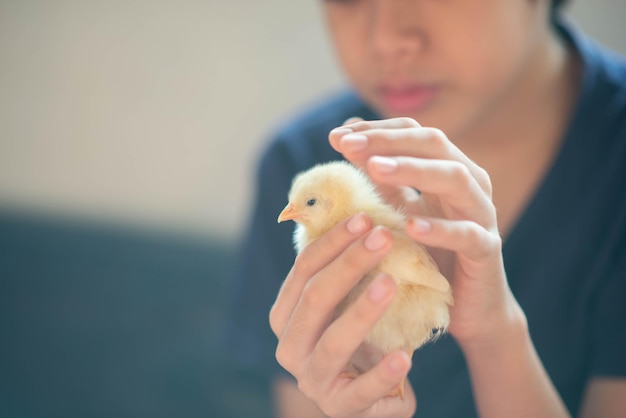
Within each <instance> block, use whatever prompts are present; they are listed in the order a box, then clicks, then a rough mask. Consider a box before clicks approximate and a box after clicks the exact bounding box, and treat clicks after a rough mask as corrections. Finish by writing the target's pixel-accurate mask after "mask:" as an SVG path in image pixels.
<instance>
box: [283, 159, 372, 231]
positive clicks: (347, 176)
mask: <svg viewBox="0 0 626 418" xmlns="http://www.w3.org/2000/svg"><path fill="white" fill-rule="evenodd" d="M379 199H380V198H379V197H378V194H377V193H376V191H375V188H374V186H373V185H372V184H371V183H370V181H369V179H368V178H367V176H366V175H365V174H364V173H363V172H362V171H361V170H359V169H358V168H356V167H355V166H353V165H352V164H350V163H348V162H345V161H335V162H331V163H326V164H320V165H317V166H315V167H313V168H311V169H309V170H307V171H304V172H302V173H300V174H298V175H297V176H296V177H295V178H294V180H293V183H292V185H291V190H290V191H289V203H288V204H287V206H286V207H285V208H284V209H283V211H282V212H281V213H280V215H279V217H278V222H283V221H287V220H293V221H295V222H297V223H299V224H300V225H302V226H303V227H304V228H305V229H306V231H307V234H308V235H309V236H311V237H314V236H315V237H317V236H320V235H322V234H323V233H325V232H326V231H328V230H329V229H330V228H331V227H332V226H333V225H335V224H336V223H338V222H339V221H341V220H342V219H344V218H346V217H347V216H349V215H352V214H354V213H357V212H359V211H362V210H364V209H365V208H366V207H367V206H368V205H369V204H375V203H376V202H379Z"/></svg>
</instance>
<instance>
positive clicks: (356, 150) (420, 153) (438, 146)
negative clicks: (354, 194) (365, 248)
mask: <svg viewBox="0 0 626 418" xmlns="http://www.w3.org/2000/svg"><path fill="white" fill-rule="evenodd" d="M333 141H334V142H333ZM331 144H332V145H333V147H334V148H335V149H336V150H337V151H339V152H341V153H342V154H343V155H344V157H346V159H348V160H349V161H351V162H352V163H353V164H355V165H357V166H359V167H365V165H366V163H367V160H368V159H369V158H370V157H371V156H373V155H383V156H411V157H418V158H426V159H438V160H452V161H458V162H460V163H462V164H464V165H465V166H467V168H468V169H469V170H470V173H471V174H472V176H473V177H474V178H475V179H476V181H477V182H478V184H479V185H480V187H481V189H482V190H483V191H485V193H486V194H487V195H488V196H489V197H491V193H492V191H491V181H490V179H489V175H488V174H487V172H486V171H485V170H484V169H482V168H481V167H479V166H478V165H476V164H475V163H474V162H473V161H472V160H471V159H470V158H468V157H467V156H466V155H465V154H464V153H463V152H462V151H461V150H459V149H458V148H457V147H456V146H455V145H454V144H453V143H452V142H451V141H450V140H449V139H448V138H447V137H446V135H445V134H444V133H443V132H442V131H441V130H439V129H435V128H423V127H409V128H404V129H379V128H376V129H371V130H367V131H360V132H358V133H357V132H352V133H350V132H347V131H344V132H339V133H337V134H336V135H334V136H331Z"/></svg>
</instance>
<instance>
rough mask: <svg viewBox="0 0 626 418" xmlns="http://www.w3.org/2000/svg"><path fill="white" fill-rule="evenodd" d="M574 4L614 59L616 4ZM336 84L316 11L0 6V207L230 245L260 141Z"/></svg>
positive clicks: (219, 0)
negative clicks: (146, 227) (113, 221)
mask: <svg viewBox="0 0 626 418" xmlns="http://www.w3.org/2000/svg"><path fill="white" fill-rule="evenodd" d="M573 6H574V7H573V8H572V14H573V15H574V16H575V18H576V19H577V20H578V21H579V22H580V25H581V26H582V27H583V28H586V29H587V30H588V31H589V32H590V33H592V34H595V35H597V36H598V37H599V38H600V39H602V40H603V41H605V42H606V43H607V44H609V45H611V46H613V47H614V48H616V49H618V50H619V49H621V51H622V52H626V46H625V43H624V42H623V41H624V40H626V27H625V26H624V25H623V21H624V18H625V17H626V2H624V1H623V0H593V1H592V0H586V1H583V0H579V1H575V2H574V5H573ZM341 83H342V81H341V77H340V75H339V73H338V71H337V68H336V67H335V65H334V63H333V60H332V54H331V51H330V50H329V47H328V44H327V40H326V38H325V34H324V32H323V22H322V20H321V16H320V10H319V1H310V0H309V1H291V0H266V1H254V0H177V1H173V0H169V1H166V0H92V1H88V0H56V1H53V0H14V1H7V0H0V92H1V93H0V205H23V206H24V207H34V208H39V209H45V210H51V211H56V212H60V213H71V214H73V215H72V216H76V215H88V216H96V217H103V216H104V217H111V216H113V217H117V218H119V219H123V220H126V221H130V222H139V223H148V224H155V223H156V224H159V225H166V226H168V227H172V228H175V229H183V230H195V231H199V232H200V233H202V234H205V233H217V234H219V235H222V236H225V237H234V236H237V235H238V233H239V232H240V230H241V227H242V222H243V220H244V219H245V214H246V213H247V209H248V205H249V202H250V199H251V197H252V194H253V191H252V190H251V183H250V180H251V178H252V174H253V172H252V168H253V163H254V161H255V159H256V156H257V153H258V151H259V149H260V147H261V146H262V141H263V139H265V138H266V135H267V134H268V133H269V132H271V130H272V129H273V127H274V126H276V124H277V123H279V121H280V120H282V119H284V118H285V116H286V115H288V114H290V113H293V112H294V111H295V110H296V109H298V108H300V107H301V106H302V105H303V104H306V103H309V102H311V101H312V100H314V98H317V97H320V96H322V95H324V94H326V93H328V92H329V91H331V90H333V89H334V88H336V87H337V86H339V85H341Z"/></svg>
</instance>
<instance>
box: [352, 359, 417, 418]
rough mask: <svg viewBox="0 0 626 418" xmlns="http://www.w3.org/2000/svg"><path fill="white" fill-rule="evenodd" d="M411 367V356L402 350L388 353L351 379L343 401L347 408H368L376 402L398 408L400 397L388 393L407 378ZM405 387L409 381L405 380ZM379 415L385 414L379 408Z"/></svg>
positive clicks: (387, 406) (355, 409) (356, 409)
mask: <svg viewBox="0 0 626 418" xmlns="http://www.w3.org/2000/svg"><path fill="white" fill-rule="evenodd" d="M410 368H411V358H410V357H409V355H408V354H407V353H406V352H404V351H401V350H398V351H393V352H391V353H389V354H387V355H386V356H385V357H384V358H383V359H382V360H381V362H380V363H378V364H377V365H376V366H375V367H374V368H372V369H371V370H369V371H368V372H367V373H365V374H363V375H361V376H359V377H357V378H356V379H354V380H352V381H350V382H349V383H348V384H347V385H346V386H345V388H344V390H343V391H344V393H343V400H344V401H343V402H344V403H345V406H346V408H348V409H350V410H353V411H362V410H365V409H368V408H370V407H372V405H374V403H376V402H380V405H379V406H378V407H379V408H381V409H382V408H384V409H387V408H390V409H397V408H398V405H397V402H398V401H399V399H398V398H389V397H387V395H388V394H389V393H390V392H391V391H392V390H393V389H395V388H396V387H397V386H398V385H399V384H400V383H402V381H403V379H405V378H406V376H407V374H408V372H409V370H410ZM404 384H405V389H406V387H407V386H410V385H408V383H407V382H406V381H405V382H404ZM377 412H378V413H379V415H378V416H385V414H384V413H382V410H380V409H379V410H377Z"/></svg>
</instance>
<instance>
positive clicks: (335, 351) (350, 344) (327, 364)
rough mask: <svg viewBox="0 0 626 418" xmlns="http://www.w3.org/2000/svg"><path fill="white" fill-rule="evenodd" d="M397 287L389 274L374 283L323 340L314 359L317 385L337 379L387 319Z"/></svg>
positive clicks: (311, 369) (313, 368)
mask: <svg viewBox="0 0 626 418" xmlns="http://www.w3.org/2000/svg"><path fill="white" fill-rule="evenodd" d="M395 290H396V288H395V283H394V281H393V279H392V278H391V277H390V276H388V275H385V274H382V275H380V276H377V277H375V278H374V279H373V281H372V283H370V284H369V285H368V286H367V288H366V289H365V291H364V292H363V294H361V295H360V296H359V297H358V298H357V299H356V301H355V302H354V303H353V304H352V305H351V306H350V307H349V308H348V309H347V310H346V311H345V312H344V313H343V314H342V315H341V316H340V317H339V318H337V319H336V320H335V321H334V322H333V323H332V324H331V325H330V326H329V327H328V328H327V329H326V331H325V332H324V334H323V335H322V336H321V338H320V339H319V341H318V342H317V345H316V347H315V350H314V351H313V353H312V355H311V361H310V366H309V370H310V373H311V376H312V377H313V381H320V380H321V375H329V374H331V375H334V376H337V375H338V374H339V373H340V372H341V370H342V369H343V368H344V367H345V366H346V364H347V363H348V361H349V360H350V358H351V357H352V355H353V354H354V352H355V351H356V350H357V348H359V346H360V345H361V343H363V340H364V339H365V337H366V336H367V334H368V333H369V331H370V330H371V328H372V327H373V326H374V324H375V323H376V322H377V321H378V320H379V319H380V318H381V317H382V316H383V314H384V313H385V311H386V310H387V308H388V307H389V305H391V302H392V300H393V297H394V296H395Z"/></svg>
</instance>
